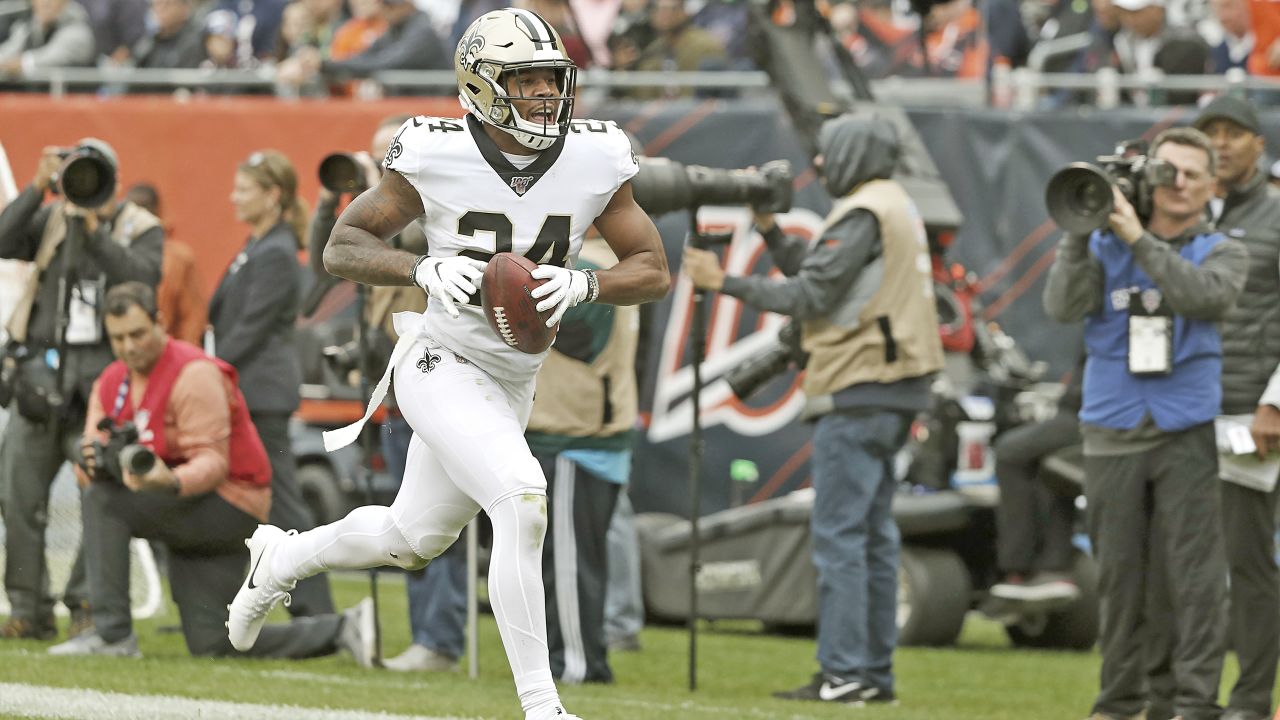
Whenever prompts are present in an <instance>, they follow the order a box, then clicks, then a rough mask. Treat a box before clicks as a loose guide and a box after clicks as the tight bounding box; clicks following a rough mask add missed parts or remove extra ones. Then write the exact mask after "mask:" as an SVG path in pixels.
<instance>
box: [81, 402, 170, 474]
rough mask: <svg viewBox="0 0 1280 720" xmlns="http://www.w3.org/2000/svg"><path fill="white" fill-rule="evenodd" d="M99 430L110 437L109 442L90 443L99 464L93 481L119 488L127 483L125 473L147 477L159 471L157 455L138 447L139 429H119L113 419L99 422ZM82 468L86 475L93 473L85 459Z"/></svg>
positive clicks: (128, 424) (126, 426) (130, 425)
mask: <svg viewBox="0 0 1280 720" xmlns="http://www.w3.org/2000/svg"><path fill="white" fill-rule="evenodd" d="M98 429H99V430H101V431H103V432H105V433H107V441H106V442H105V443H104V442H102V441H100V440H94V441H93V442H92V443H90V445H91V446H92V447H93V453H94V461H95V464H96V468H95V469H94V472H93V476H92V477H91V478H90V479H91V480H93V481H94V482H108V483H115V484H117V485H119V484H122V483H123V482H124V472H123V470H128V471H129V472H130V473H132V474H134V475H146V474H147V473H149V472H151V468H153V467H155V464H156V454H155V453H154V452H152V450H151V449H150V448H148V447H146V446H144V445H140V444H139V443H138V428H137V427H135V426H134V424H133V423H131V422H126V423H123V424H121V425H116V424H115V422H114V421H113V420H112V419H111V418H103V419H102V420H101V421H99V422H98ZM80 467H81V468H82V469H83V470H84V471H85V472H88V471H89V468H88V467H86V465H85V462H84V459H83V458H81V460H80Z"/></svg>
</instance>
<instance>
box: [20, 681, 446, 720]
mask: <svg viewBox="0 0 1280 720" xmlns="http://www.w3.org/2000/svg"><path fill="white" fill-rule="evenodd" d="M0 712H2V713H12V714H15V715H17V716H19V717H30V718H77V719H78V718H86V719H92V720H114V719H115V718H121V719H128V718H149V719H150V720H186V719H187V718H200V720H242V719H243V718H254V720H463V719H462V718H458V717H427V716H424V715H392V714H389V713H384V712H365V711H362V710H323V709H319V708H305V707H299V706H296V705H259V704H254V703H238V702H227V701H224V700H198V699H193V698H184V697H174V696H170V695H129V694H126V693H116V692H101V691H98V690H82V689H78V688H58V687H46V686H41V685H22V684H15V683H0Z"/></svg>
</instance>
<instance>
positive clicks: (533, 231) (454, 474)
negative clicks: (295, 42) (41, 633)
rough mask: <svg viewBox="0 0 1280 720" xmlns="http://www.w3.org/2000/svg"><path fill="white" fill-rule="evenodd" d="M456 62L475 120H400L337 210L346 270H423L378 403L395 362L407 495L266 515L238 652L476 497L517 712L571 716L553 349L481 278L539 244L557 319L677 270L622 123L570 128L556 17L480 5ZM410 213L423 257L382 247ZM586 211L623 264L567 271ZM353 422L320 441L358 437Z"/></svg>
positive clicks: (438, 542)
mask: <svg viewBox="0 0 1280 720" xmlns="http://www.w3.org/2000/svg"><path fill="white" fill-rule="evenodd" d="M455 68H456V70H457V75H458V90H459V93H460V100H461V101H462V104H463V106H464V108H465V109H466V110H467V111H468V113H467V115H466V116H465V117H464V118H463V119H461V120H457V119H449V118H425V117H417V118H413V119H412V120H410V121H408V122H406V123H405V124H404V125H403V126H402V127H401V128H400V132H399V133H398V134H397V135H396V139H395V140H394V141H393V142H392V143H391V146H390V147H389V148H388V150H387V156H386V160H385V161H384V165H385V166H386V168H387V169H388V170H389V171H388V172H386V173H385V174H384V176H383V178H382V180H381V182H380V183H379V184H378V186H377V187H375V188H373V189H372V190H371V191H369V192H366V193H364V194H362V195H360V196H359V197H357V198H356V199H355V200H354V201H353V202H352V203H351V205H350V206H349V207H348V208H347V209H346V211H344V212H343V214H342V216H341V217H340V218H339V219H338V222H337V225H336V227H335V228H334V231H333V235H332V238H331V240H330V241H329V244H328V246H327V247H326V248H325V251H324V262H325V267H326V268H327V269H328V270H329V271H330V272H331V273H333V274H335V275H339V276H342V277H345V278H348V279H351V280H354V281H356V282H361V283H366V284H370V285H409V284H411V283H412V284H416V285H418V286H420V287H422V288H423V289H424V290H425V291H426V292H427V293H428V294H429V295H430V298H431V300H430V302H429V303H428V308H427V311H426V312H425V313H423V314H421V315H417V314H412V313H403V314H400V315H398V316H397V317H396V324H397V330H398V331H399V334H400V336H401V340H400V342H399V343H398V344H397V347H396V350H395V352H394V353H393V356H392V360H391V363H390V366H389V367H388V369H387V374H386V376H384V377H383V379H382V382H380V383H379V387H378V389H377V390H375V392H374V397H373V399H372V400H371V402H370V408H369V411H368V412H369V413H371V412H372V409H373V408H374V407H376V405H377V404H378V403H379V402H380V401H381V395H382V394H383V393H385V390H386V386H387V382H388V379H389V376H390V375H391V374H392V373H393V372H394V377H395V382H396V395H397V398H398V400H399V403H400V408H401V410H402V411H403V412H404V415H405V417H406V418H407V419H408V421H409V423H410V425H412V427H413V430H414V438H413V440H412V444H411V445H410V447H409V457H408V468H407V470H406V472H405V477H404V482H403V484H402V486H401V489H400V492H399V495H398V496H397V497H396V500H395V502H394V503H392V505H391V507H389V508H387V507H375V506H370V507H363V508H359V509H357V510H355V511H353V512H352V513H351V514H350V515H348V516H347V517H346V518H344V519H342V520H339V521H337V522H335V523H332V524H330V525H326V526H324V527H319V528H316V529H314V530H310V531H308V532H304V533H301V534H293V533H285V532H284V531H283V530H281V529H279V528H275V527H272V526H266V525H264V526H260V527H259V529H258V530H257V532H255V533H254V535H253V537H252V538H251V539H250V540H249V541H248V545H249V548H250V552H251V564H250V571H249V575H248V577H247V578H246V579H245V582H244V585H243V587H242V588H241V590H240V593H239V594H238V595H237V596H236V598H235V601H234V602H233V603H232V605H231V607H230V620H229V621H228V630H229V635H230V639H231V642H232V644H233V645H235V646H236V647H237V648H241V649H243V648H246V647H250V646H252V645H253V643H254V641H255V640H256V638H257V635H258V630H259V628H261V626H262V623H263V620H264V619H265V617H266V615H267V613H268V612H269V611H270V610H271V608H272V607H273V606H274V605H275V604H276V603H278V602H280V601H281V600H285V601H286V602H287V599H288V591H289V590H290V589H291V588H292V587H293V586H294V583H295V582H297V581H298V580H299V579H301V578H304V577H309V576H311V575H313V574H315V573H319V572H324V571H326V570H335V569H339V568H348V569H356V568H368V567H372V566H378V565H397V566H400V567H403V568H407V569H411V568H418V567H422V566H423V565H425V564H426V563H427V562H428V561H430V560H431V559H432V558H434V557H436V556H437V555H439V554H440V553H441V552H442V551H443V550H444V549H445V548H447V547H448V546H449V545H450V544H451V543H452V542H453V541H454V540H455V539H456V538H457V537H458V534H459V532H460V531H461V530H462V528H463V527H464V526H465V525H466V524H467V523H468V522H469V521H470V520H471V519H472V518H473V517H474V516H475V515H476V513H477V512H479V511H481V510H483V511H484V512H486V513H488V515H489V517H490V519H491V520H492V523H493V553H492V556H491V560H490V567H489V597H490V600H491V601H492V604H493V609H494V615H495V616H496V617H497V620H498V626H499V629H500V631H501V634H502V640H503V644H504V645H505V647H506V651H507V658H508V660H509V661H510V663H511V670H512V673H513V674H514V676H515V683H516V692H517V693H518V695H519V697H520V703H521V705H522V707H523V709H524V712H525V718H526V720H546V719H548V718H556V719H557V720H569V719H571V718H573V717H574V716H572V715H568V714H567V713H566V711H565V710H564V708H563V706H562V705H561V704H560V698H559V695H558V693H557V691H556V687H555V683H554V682H553V680H552V676H551V671H550V668H549V666H548V659H547V640H546V619H545V615H544V605H543V589H542V571H541V557H542V540H543V535H544V531H545V528H546V479H545V478H544V477H543V474H542V470H541V468H540V467H539V465H538V463H537V462H536V461H535V460H534V458H533V455H532V454H531V453H530V451H529V448H528V445H527V444H526V443H525V441H524V435H523V431H524V427H525V423H526V422H527V421H528V418H529V412H530V409H531V407H532V401H533V383H534V376H535V374H536V372H537V370H538V367H539V365H541V363H542V359H543V355H527V354H524V353H521V352H519V351H518V350H515V349H513V348H510V347H507V346H506V345H505V344H504V343H503V342H501V341H500V340H499V339H498V338H497V336H496V335H495V334H494V333H493V331H492V330H491V329H490V328H489V326H488V324H487V323H486V321H485V318H484V314H483V311H482V310H481V308H480V307H479V300H478V298H479V294H478V286H479V285H480V280H481V277H482V274H483V271H484V267H485V262H486V261H487V260H488V258H490V257H492V256H493V255H494V254H496V253H499V252H515V253H520V254H523V255H525V256H526V257H529V258H530V259H532V260H534V261H535V262H537V263H539V266H538V268H537V270H535V271H534V273H533V274H534V276H535V277H538V278H541V279H545V280H546V281H547V282H546V283H544V284H543V285H542V286H541V287H539V288H538V289H537V290H535V291H534V296H535V298H537V299H538V300H539V305H538V308H539V310H549V309H553V308H554V313H553V316H552V317H551V320H550V321H549V322H548V323H547V324H548V326H550V325H553V324H555V323H556V322H559V319H560V316H561V315H562V314H563V313H564V311H565V310H567V309H568V308H569V307H572V306H573V305H576V304H578V303H580V302H606V303H612V304H616V305H628V304H637V303H644V302H651V301H654V300H658V299H660V298H662V297H663V296H664V295H665V294H666V292H667V289H668V287H669V285H670V273H669V271H668V269H667V260H666V256H665V254H664V251H663V248H662V242H661V239H660V237H659V236H658V231H657V229H656V228H655V227H654V225H653V222H652V221H651V220H650V219H649V217H648V216H647V215H646V214H645V213H644V211H642V210H641V209H640V207H639V206H638V205H636V203H635V200H634V199H633V197H632V194H631V186H630V183H629V180H630V178H631V177H632V176H634V175H635V173H636V171H637V169H638V167H637V164H636V160H635V157H634V156H633V154H632V152H631V148H630V144H629V143H628V141H627V138H626V136H625V135H624V134H623V133H622V131H620V130H619V129H618V128H617V127H616V126H615V125H613V124H612V123H605V122H597V121H590V120H585V121H571V117H572V111H573V99H574V88H575V81H576V72H577V71H576V68H575V67H574V65H573V63H572V62H571V61H570V60H569V58H568V56H567V55H566V54H565V52H564V46H563V44H562V43H561V40H560V37H559V36H558V35H557V34H556V32H555V30H553V29H552V27H551V25H550V24H548V23H547V22H546V21H545V20H543V19H542V18H541V17H539V16H538V15H536V14H534V13H532V12H529V11H527V10H518V9H506V10H499V11H495V12H491V13H487V14H485V15H483V16H482V17H480V18H479V19H477V20H476V21H475V22H474V23H473V24H472V25H471V27H470V28H468V30H467V32H466V33H465V34H464V35H463V37H462V40H461V41H460V42H459V44H458V51H457V55H456V56H455ZM419 218H421V220H422V222H423V223H424V227H425V229H426V235H427V240H428V244H429V248H428V253H427V255H424V256H414V255H412V254H410V253H407V252H404V251H401V250H394V249H391V248H389V247H388V246H387V245H386V243H385V242H384V241H385V240H386V239H387V238H390V237H391V236H393V235H395V234H396V233H398V232H399V231H400V230H401V229H402V228H404V227H405V226H406V225H407V224H409V223H410V222H412V221H414V220H416V219H419ZM592 224H594V225H595V226H596V228H597V229H599V231H600V232H601V233H602V234H603V235H604V237H605V238H606V240H608V242H609V244H610V246H611V247H612V248H613V250H614V252H615V254H616V255H617V256H618V258H619V262H618V263H617V264H616V265H614V266H613V267H611V268H609V269H608V270H600V271H598V272H596V273H592V272H590V271H580V270H575V269H573V267H574V262H575V260H576V258H577V254H578V250H579V248H580V247H581V245H582V239H583V235H584V233H585V232H586V230H587V228H588V227H589V226H591V225H592ZM547 390H548V391H550V392H572V389H571V388H569V389H562V388H548V389H547ZM367 417H368V413H366V418H367ZM362 424H363V421H362V422H361V423H357V424H356V425H354V426H351V427H348V428H344V429H343V430H341V431H335V432H334V433H330V434H329V436H328V437H327V438H326V441H327V442H330V441H331V443H330V444H331V445H341V444H344V443H347V442H351V441H352V440H354V439H355V437H356V436H357V434H358V432H359V426H360V425H362Z"/></svg>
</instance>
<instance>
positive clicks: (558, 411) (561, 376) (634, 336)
mask: <svg viewBox="0 0 1280 720" xmlns="http://www.w3.org/2000/svg"><path fill="white" fill-rule="evenodd" d="M581 257H582V259H583V260H586V261H588V262H590V263H591V264H593V265H595V266H597V267H600V268H607V267H612V266H613V265H614V264H615V263H617V262H618V259H617V257H616V256H614V254H613V251H612V250H610V249H609V246H608V244H607V243H605V241H604V240H598V239H597V240H588V241H587V242H586V243H584V244H583V246H582V253H581ZM613 312H614V317H613V327H612V329H611V330H610V332H609V340H608V342H607V343H606V344H605V346H604V349H603V350H602V351H601V352H600V354H599V355H598V356H597V357H596V358H595V360H594V361H592V362H591V363H590V364H588V363H584V362H582V361H580V360H575V359H573V358H571V357H569V356H567V355H563V354H561V353H558V352H556V348H555V345H552V346H551V352H550V353H548V354H547V359H546V361H545V362H544V363H543V364H542V369H541V370H539V371H538V388H539V389H540V390H542V392H539V393H537V395H536V396H535V397H534V401H533V414H532V415H530V417H529V428H528V429H529V431H530V432H538V433H546V434H550V435H563V436H568V437H582V438H585V437H612V436H614V435H618V434H620V433H624V432H627V431H628V430H631V429H632V428H633V427H634V426H635V422H636V414H637V412H638V407H639V403H638V399H637V391H636V344H637V342H638V340H639V335H640V333H639V330H640V311H639V309H638V308H636V307H634V306H626V305H617V306H614V307H613Z"/></svg>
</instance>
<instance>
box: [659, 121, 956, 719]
mask: <svg viewBox="0 0 1280 720" xmlns="http://www.w3.org/2000/svg"><path fill="white" fill-rule="evenodd" d="M818 147H819V150H820V152H821V155H819V156H818V157H817V158H815V164H816V165H817V166H818V169H819V171H820V173H821V174H822V176H823V181H824V183H825V184H826V187H827V190H828V191H829V192H830V193H831V195H832V197H835V198H839V199H838V200H837V201H836V203H835V207H834V208H832V210H831V213H830V215H828V216H827V220H826V223H825V224H824V226H823V228H822V231H821V234H820V235H819V236H818V238H817V243H816V244H815V245H814V246H813V249H812V250H810V249H809V247H808V244H807V243H806V242H805V241H804V240H802V239H800V238H786V237H784V236H783V234H782V232H781V230H779V229H778V227H777V225H776V224H775V223H774V218H773V216H772V215H769V214H760V213H757V214H756V227H757V229H759V230H760V232H761V234H762V235H763V236H764V239H765V242H766V243H767V244H768V246H769V252H770V254H771V255H772V256H773V260H774V263H775V264H776V265H777V266H778V268H779V269H781V270H782V272H783V273H784V274H785V275H787V277H786V278H785V279H781V280H775V279H772V278H766V277H758V276H751V277H726V276H725V274H724V271H723V270H722V269H721V267H720V263H719V261H718V259H717V258H716V256H715V255H714V254H712V253H709V252H707V251H703V250H696V249H693V248H689V249H686V250H685V254H684V269H683V272H685V273H686V274H687V275H688V276H689V278H690V279H691V280H692V281H693V284H694V285H695V286H697V287H698V288H701V289H703V290H717V291H720V292H723V293H725V294H728V295H732V296H734V297H737V298H739V299H741V300H742V301H743V302H745V303H747V304H748V305H751V306H752V307H754V308H757V309H760V310H766V311H771V312H777V313H783V314H786V315H790V316H792V317H794V318H796V319H797V320H801V321H803V323H804V325H803V331H802V345H803V347H804V349H805V350H806V351H808V352H809V363H808V366H807V368H806V371H805V378H804V386H803V389H804V392H805V394H806V395H807V396H808V403H807V407H806V414H807V415H808V417H810V418H813V417H816V418H817V425H816V427H815V429H814V438H813V486H814V490H815V491H816V497H815V499H814V504H813V517H812V521H811V528H812V539H813V561H814V565H816V566H817V569H818V578H819V579H818V582H819V598H820V601H819V605H820V606H819V611H818V612H819V616H818V662H819V664H820V665H821V666H822V671H821V672H820V673H818V674H816V675H815V676H814V678H813V681H812V682H810V683H809V684H808V685H805V686H803V687H800V688H798V689H796V690H793V691H789V692H784V693H776V695H777V696H778V697H782V698H785V699H790V700H813V701H822V702H837V703H853V704H861V703H881V702H892V701H893V700H894V688H893V665H892V664H893V650H894V646H895V645H896V643H897V620H896V613H897V591H898V551H899V545H900V537H899V535H898V527H897V525H896V524H895V523H894V520H893V515H892V512H891V504H892V500H893V494H894V489H895V487H896V482H895V480H894V475H893V457H894V455H895V454H896V453H897V451H898V450H899V449H900V448H901V447H902V445H903V443H904V442H905V441H906V437H907V430H908V429H909V427H910V425H911V421H912V419H913V418H914V417H915V415H916V413H918V412H920V411H921V410H924V409H925V408H927V407H928V406H929V402H930V394H929V386H930V382H931V376H932V375H933V373H935V372H936V371H938V370H940V369H941V368H942V343H941V340H940V338H939V334H938V314H937V310H936V308H935V307H934V297H933V280H932V278H931V277H930V273H929V268H930V265H929V262H928V243H927V240H926V238H925V236H924V232H923V228H922V226H921V225H920V215H919V213H918V212H917V211H916V208H915V206H914V204H913V203H912V202H911V199H910V198H909V197H908V196H907V193H906V191H905V190H903V188H902V186H901V185H899V184H898V183H896V182H895V181H893V180H891V179H889V178H890V176H891V175H892V174H893V170H894V168H895V167H896V165H897V160H898V153H899V140H898V137H897V133H896V131H895V130H894V127H893V126H892V124H890V123H888V122H885V121H883V120H880V119H877V118H874V117H857V116H844V117H840V118H837V119H834V120H830V121H828V122H827V123H826V124H824V125H823V126H822V130H821V132H820V134H819V138H818Z"/></svg>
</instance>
